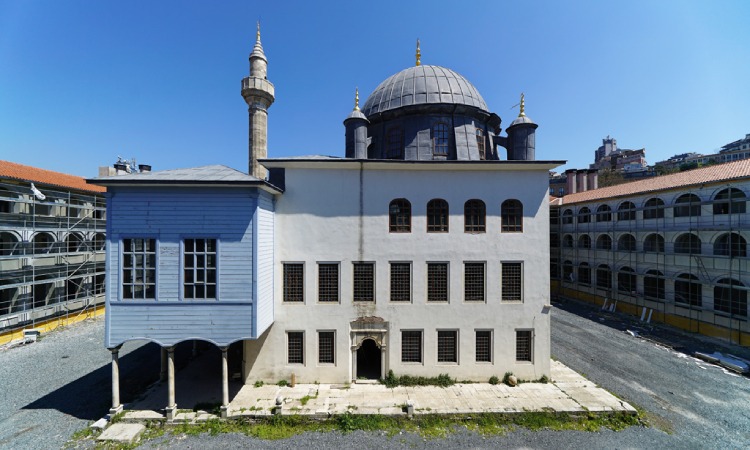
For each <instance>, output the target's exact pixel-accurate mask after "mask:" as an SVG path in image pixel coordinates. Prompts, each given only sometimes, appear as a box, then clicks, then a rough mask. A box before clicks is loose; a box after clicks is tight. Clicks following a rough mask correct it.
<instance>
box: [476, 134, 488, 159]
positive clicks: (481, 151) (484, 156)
mask: <svg viewBox="0 0 750 450" xmlns="http://www.w3.org/2000/svg"><path fill="white" fill-rule="evenodd" d="M484 144H485V138H484V130H483V129H481V128H477V149H479V159H487V154H486V153H485V145H484Z"/></svg>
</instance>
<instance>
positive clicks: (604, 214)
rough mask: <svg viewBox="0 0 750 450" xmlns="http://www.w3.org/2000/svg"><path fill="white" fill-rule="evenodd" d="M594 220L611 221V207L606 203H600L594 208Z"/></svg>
mask: <svg viewBox="0 0 750 450" xmlns="http://www.w3.org/2000/svg"><path fill="white" fill-rule="evenodd" d="M596 221H597V222H611V221H612V208H610V207H609V206H608V205H601V206H599V207H598V208H596Z"/></svg>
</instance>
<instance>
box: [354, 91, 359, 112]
mask: <svg viewBox="0 0 750 450" xmlns="http://www.w3.org/2000/svg"><path fill="white" fill-rule="evenodd" d="M354 110H355V111H359V88H355V89H354Z"/></svg>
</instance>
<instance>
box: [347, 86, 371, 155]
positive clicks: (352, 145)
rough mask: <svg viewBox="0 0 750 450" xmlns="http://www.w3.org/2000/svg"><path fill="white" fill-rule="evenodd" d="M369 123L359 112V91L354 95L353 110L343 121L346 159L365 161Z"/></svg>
mask: <svg viewBox="0 0 750 450" xmlns="http://www.w3.org/2000/svg"><path fill="white" fill-rule="evenodd" d="M369 123H370V121H369V120H367V117H366V116H365V115H364V114H362V111H360V110H359V89H356V90H355V93H354V109H353V110H352V112H351V113H350V114H349V117H347V118H346V119H345V120H344V127H346V157H347V158H356V159H367V124H369Z"/></svg>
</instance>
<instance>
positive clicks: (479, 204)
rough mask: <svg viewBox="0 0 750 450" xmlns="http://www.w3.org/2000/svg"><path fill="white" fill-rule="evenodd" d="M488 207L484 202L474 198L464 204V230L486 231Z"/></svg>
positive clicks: (471, 231) (470, 231) (469, 231)
mask: <svg viewBox="0 0 750 450" xmlns="http://www.w3.org/2000/svg"><path fill="white" fill-rule="evenodd" d="M485 216H486V209H485V206H484V202H483V201H481V200H476V199H472V200H469V201H467V202H466V203H465V204H464V232H465V233H484V231H485Z"/></svg>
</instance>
